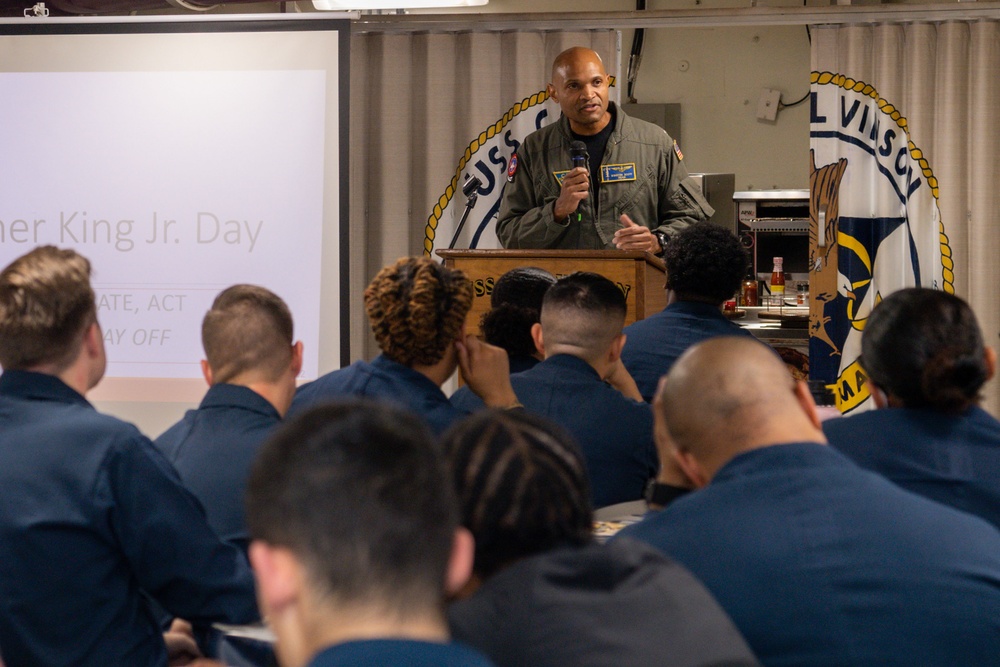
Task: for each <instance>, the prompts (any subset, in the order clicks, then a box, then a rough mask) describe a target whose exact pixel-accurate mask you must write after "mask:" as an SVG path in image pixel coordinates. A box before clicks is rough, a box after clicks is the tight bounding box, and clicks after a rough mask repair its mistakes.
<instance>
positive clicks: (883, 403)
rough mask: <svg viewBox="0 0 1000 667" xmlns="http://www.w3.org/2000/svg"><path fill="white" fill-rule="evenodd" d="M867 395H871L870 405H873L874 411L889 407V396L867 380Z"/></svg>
mask: <svg viewBox="0 0 1000 667" xmlns="http://www.w3.org/2000/svg"><path fill="white" fill-rule="evenodd" d="M867 384H868V393H869V394H871V397H872V403H874V404H875V409H876V410H884V409H885V408H887V407H889V396H888V395H887V394H886V393H885V390H884V389H882V387H880V386H878V385H877V384H875V383H874V382H872V381H871V379H870V378H869V379H868V380H867Z"/></svg>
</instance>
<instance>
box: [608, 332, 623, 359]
mask: <svg viewBox="0 0 1000 667" xmlns="http://www.w3.org/2000/svg"><path fill="white" fill-rule="evenodd" d="M624 347H625V334H623V333H620V334H618V335H617V336H615V337H614V339H613V340H612V341H611V346H610V348H609V349H608V362H610V363H612V364H613V363H615V362H616V361H618V360H619V359H621V357H622V349H623V348H624Z"/></svg>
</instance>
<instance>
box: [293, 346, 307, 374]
mask: <svg viewBox="0 0 1000 667" xmlns="http://www.w3.org/2000/svg"><path fill="white" fill-rule="evenodd" d="M304 349H305V346H304V345H303V344H302V341H296V342H295V345H292V366H291V370H292V375H293V376H295V377H298V376H299V373H301V372H302V353H303V350H304Z"/></svg>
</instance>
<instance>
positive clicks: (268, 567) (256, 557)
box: [247, 540, 304, 616]
mask: <svg viewBox="0 0 1000 667" xmlns="http://www.w3.org/2000/svg"><path fill="white" fill-rule="evenodd" d="M247 555H248V556H249V558H250V565H251V566H252V567H253V572H254V576H255V577H256V579H257V599H258V601H259V604H260V611H261V614H262V615H264V616H267V615H271V614H274V613H276V612H279V611H281V610H282V609H285V608H286V607H288V606H289V605H291V604H293V603H294V602H295V601H296V600H297V599H298V598H299V595H300V594H301V592H302V587H303V582H304V577H303V571H302V566H301V565H300V564H299V562H298V560H297V559H296V558H295V555H294V554H292V552H291V551H289V550H288V549H286V548H285V547H279V546H274V545H272V544H268V543H267V542H263V541H261V540H254V541H253V542H251V543H250V548H249V550H248V552H247Z"/></svg>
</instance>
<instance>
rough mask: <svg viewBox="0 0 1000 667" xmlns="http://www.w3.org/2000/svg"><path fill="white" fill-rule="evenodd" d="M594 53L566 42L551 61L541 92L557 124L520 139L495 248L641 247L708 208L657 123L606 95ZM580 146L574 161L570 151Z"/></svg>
mask: <svg viewBox="0 0 1000 667" xmlns="http://www.w3.org/2000/svg"><path fill="white" fill-rule="evenodd" d="M608 86H609V77H608V73H607V71H605V67H604V63H603V62H601V58H600V56H599V55H597V53H596V52H595V51H592V50H590V49H585V48H582V47H573V48H571V49H567V50H566V51H563V52H562V53H560V54H559V55H558V56H557V57H556V59H555V61H554V62H553V64H552V80H551V82H550V83H549V84H548V86H547V87H546V88H547V91H548V94H549V97H551V98H552V99H553V100H554V101H555V102H556V103H558V104H559V108H560V110H561V112H562V113H561V114H560V117H559V120H558V121H557V122H555V123H552V124H550V125H547V126H546V127H543V128H542V129H540V130H537V131H535V132H533V133H531V134H530V135H528V136H527V137H526V138H525V140H524V144H522V145H521V146H520V147H519V148H518V149H517V152H516V153H515V154H514V155H512V156H511V159H510V163H509V167H508V169H507V185H506V187H505V188H504V195H503V201H502V203H501V206H500V215H499V218H498V220H497V237H498V238H499V239H500V243H501V244H502V245H503V247H505V248H568V249H573V248H576V249H605V248H619V249H622V250H643V251H646V252H650V253H653V254H656V255H660V254H662V253H663V248H664V246H665V245H666V243H667V241H668V240H669V238H670V236H671V235H673V234H675V233H676V232H677V231H679V230H680V229H682V228H684V227H686V226H687V225H689V224H690V223H692V222H697V221H702V220H707V219H708V218H709V217H710V216H711V215H712V214H713V213H714V212H715V211H714V209H712V207H711V206H709V205H708V202H706V201H705V198H704V197H703V196H702V193H701V189H700V188H699V187H698V185H697V184H696V183H695V182H694V181H693V180H692V179H691V178H690V176H688V171H687V168H686V167H685V166H684V163H683V159H684V155H683V154H682V153H681V150H680V148H678V146H677V143H676V142H675V141H674V140H673V139H671V138H670V136H669V135H668V134H667V133H666V132H665V131H664V130H663V129H661V128H659V127H657V126H656V125H653V124H651V123H647V122H645V121H641V120H638V119H636V118H630V117H629V116H627V115H626V114H625V112H624V111H623V110H622V109H621V108H620V107H619V106H618V105H616V104H615V103H614V102H610V101H609V100H608ZM575 142H581V143H582V145H583V146H585V147H586V153H587V162H588V164H587V166H585V167H584V166H574V164H573V162H572V160H571V155H570V147H571V145H572V144H574V143H575Z"/></svg>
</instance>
